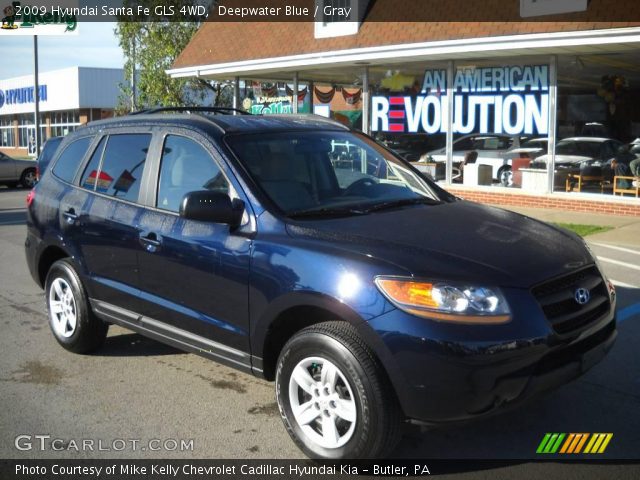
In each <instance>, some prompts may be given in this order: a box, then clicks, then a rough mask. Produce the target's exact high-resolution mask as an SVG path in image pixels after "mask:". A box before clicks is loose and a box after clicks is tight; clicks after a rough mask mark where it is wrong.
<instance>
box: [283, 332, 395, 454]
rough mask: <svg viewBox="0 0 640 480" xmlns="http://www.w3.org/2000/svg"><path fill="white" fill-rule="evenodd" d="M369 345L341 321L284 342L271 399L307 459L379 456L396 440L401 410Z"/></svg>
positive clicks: (387, 452)
mask: <svg viewBox="0 0 640 480" xmlns="http://www.w3.org/2000/svg"><path fill="white" fill-rule="evenodd" d="M388 383H389V382H388V380H387V378H386V375H385V374H384V372H383V370H382V366H381V365H380V364H379V362H378V361H377V359H376V358H375V356H374V355H373V353H372V352H371V350H370V349H369V348H368V346H367V345H366V344H365V343H364V342H363V341H362V339H361V338H360V337H359V336H358V334H357V332H356V331H355V329H354V328H353V327H352V326H351V325H349V324H347V323H345V322H325V323H320V324H317V325H312V326H310V327H308V328H305V329H303V330H301V331H300V332H298V333H297V334H296V335H294V336H293V337H292V338H291V339H290V340H289V341H288V342H287V344H286V345H285V346H284V348H283V349H282V352H281V353H280V358H279V359H278V365H277V370H276V398H277V401H278V407H279V409H280V415H281V416H282V421H283V422H284V425H285V428H286V429H287V432H288V433H289V435H290V436H291V438H292V439H293V441H294V442H295V443H296V445H297V446H298V447H299V448H300V449H301V450H302V451H303V452H304V453H305V454H306V455H308V456H309V457H311V458H325V459H342V458H349V459H357V458H378V457H384V456H386V455H388V454H389V453H391V451H392V450H393V448H394V447H395V446H396V444H397V443H398V441H399V440H400V436H401V434H400V426H401V421H402V414H401V411H400V408H399V406H398V402H397V400H396V398H395V395H394V393H393V390H392V388H391V386H390V385H389V384H388Z"/></svg>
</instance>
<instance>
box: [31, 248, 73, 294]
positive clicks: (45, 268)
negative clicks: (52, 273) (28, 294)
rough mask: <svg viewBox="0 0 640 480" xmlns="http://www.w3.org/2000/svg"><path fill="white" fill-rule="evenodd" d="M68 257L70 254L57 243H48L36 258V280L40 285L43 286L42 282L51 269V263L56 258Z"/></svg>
mask: <svg viewBox="0 0 640 480" xmlns="http://www.w3.org/2000/svg"><path fill="white" fill-rule="evenodd" d="M69 257H71V255H70V254H69V253H68V252H67V251H65V250H64V249H63V248H61V247H59V246H57V245H50V246H48V247H47V248H45V249H44V250H43V251H42V253H41V254H40V258H39V259H38V281H39V282H40V286H41V287H44V282H45V280H46V278H47V274H48V273H49V270H50V269H51V265H53V264H54V263H55V262H57V261H58V260H61V259H63V258H69Z"/></svg>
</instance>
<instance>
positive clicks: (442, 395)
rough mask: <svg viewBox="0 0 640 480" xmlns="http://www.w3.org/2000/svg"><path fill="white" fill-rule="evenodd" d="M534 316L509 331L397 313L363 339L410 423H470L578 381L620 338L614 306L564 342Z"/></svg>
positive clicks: (365, 329) (368, 328) (371, 325)
mask: <svg viewBox="0 0 640 480" xmlns="http://www.w3.org/2000/svg"><path fill="white" fill-rule="evenodd" d="M538 310H539V309H538ZM529 311H530V312H533V313H531V314H530V315H529V316H528V317H524V318H522V317H520V322H519V324H518V323H517V322H516V320H512V323H514V325H511V326H510V327H509V328H505V327H506V326H502V327H501V326H470V325H450V324H447V325H445V324H444V323H440V324H438V323H437V322H433V321H429V320H425V319H420V318H417V317H413V316H411V315H409V314H407V313H404V312H402V311H399V310H395V311H392V312H389V313H387V314H385V315H382V316H380V317H378V318H375V319H373V320H371V321H369V322H366V323H365V324H363V325H361V333H362V334H363V336H364V337H365V338H366V339H367V340H368V341H369V342H370V345H371V346H372V348H373V349H374V350H375V351H376V353H377V355H378V357H379V358H380V361H381V363H382V364H383V366H384V367H385V369H386V371H387V374H388V376H389V379H390V381H391V383H392V384H393V386H394V388H395V390H396V392H397V395H398V399H399V401H400V405H401V407H402V409H403V412H404V413H405V415H406V416H407V417H408V418H411V419H415V420H418V421H421V422H425V423H430V424H436V423H447V422H456V421H464V420H467V419H471V418H475V417H478V416H483V415H487V414H490V413H493V412H496V411H498V410H500V409H502V408H503V407H507V406H511V405H516V404H519V403H521V402H523V401H525V400H527V399H529V398H531V397H533V396H535V395H536V394H538V393H541V392H544V391H547V390H551V389H554V388H557V387H559V386H561V385H564V384H566V383H567V382H569V381H571V380H573V379H575V378H577V377H579V376H580V375H582V374H583V373H585V372H586V371H587V370H589V369H590V368H591V367H593V366H594V365H595V364H597V363H598V362H600V361H601V360H602V359H603V358H604V356H605V355H606V353H607V352H608V351H609V350H610V349H611V348H612V346H613V344H614V342H615V339H616V337H617V330H616V321H615V304H614V305H612V308H611V309H610V311H609V312H608V313H607V314H606V315H604V316H603V317H602V318H600V319H598V320H597V321H596V322H594V323H592V324H591V325H590V326H589V328H586V329H584V330H582V331H581V332H579V334H576V335H575V336H573V337H572V338H566V337H565V338H562V337H559V336H558V335H557V334H555V333H554V332H553V330H552V329H551V328H550V326H549V324H548V323H547V321H546V319H545V318H544V315H542V314H541V312H539V313H536V312H535V311H534V310H529ZM518 330H520V332H519V333H520V334H519V335H514V331H518Z"/></svg>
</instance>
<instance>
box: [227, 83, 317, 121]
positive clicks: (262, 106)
mask: <svg viewBox="0 0 640 480" xmlns="http://www.w3.org/2000/svg"><path fill="white" fill-rule="evenodd" d="M293 98H294V92H293V83H287V82H271V83H268V82H258V81H253V80H244V81H242V82H241V83H240V106H241V107H242V108H243V109H245V110H247V111H248V112H251V113H253V114H256V115H274V114H286V113H293V111H294V109H293V101H292V99H293ZM297 100H298V113H310V112H311V95H310V92H309V86H308V85H307V84H305V83H302V82H300V83H299V84H298V92H297Z"/></svg>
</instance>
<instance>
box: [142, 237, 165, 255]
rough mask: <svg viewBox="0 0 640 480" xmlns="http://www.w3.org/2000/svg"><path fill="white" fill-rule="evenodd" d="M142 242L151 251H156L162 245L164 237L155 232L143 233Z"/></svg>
mask: <svg viewBox="0 0 640 480" xmlns="http://www.w3.org/2000/svg"><path fill="white" fill-rule="evenodd" d="M140 243H141V244H142V246H143V247H144V249H145V250H146V251H147V252H149V253H155V252H157V251H158V250H159V248H160V246H161V245H162V239H161V238H160V236H159V235H158V234H156V233H155V232H148V233H141V234H140Z"/></svg>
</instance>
